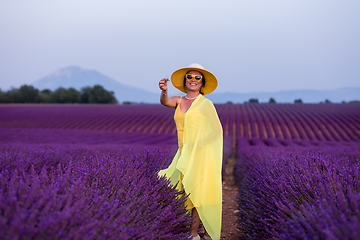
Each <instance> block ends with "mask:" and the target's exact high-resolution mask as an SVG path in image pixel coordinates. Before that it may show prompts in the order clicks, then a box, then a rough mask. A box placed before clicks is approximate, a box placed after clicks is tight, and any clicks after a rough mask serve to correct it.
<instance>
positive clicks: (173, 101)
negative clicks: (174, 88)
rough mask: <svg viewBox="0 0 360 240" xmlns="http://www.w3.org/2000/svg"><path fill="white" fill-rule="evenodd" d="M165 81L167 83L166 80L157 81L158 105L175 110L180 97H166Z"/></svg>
mask: <svg viewBox="0 0 360 240" xmlns="http://www.w3.org/2000/svg"><path fill="white" fill-rule="evenodd" d="M167 81H169V79H168V78H163V79H161V80H160V81H159V88H160V89H161V94H160V103H161V104H162V105H164V106H167V107H173V108H176V106H177V105H178V104H179V100H180V97H179V96H173V97H168V95H167V90H168V87H167Z"/></svg>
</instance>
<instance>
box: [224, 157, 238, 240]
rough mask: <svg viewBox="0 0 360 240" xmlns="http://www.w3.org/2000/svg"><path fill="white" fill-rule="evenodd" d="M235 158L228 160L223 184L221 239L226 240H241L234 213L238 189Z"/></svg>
mask: <svg viewBox="0 0 360 240" xmlns="http://www.w3.org/2000/svg"><path fill="white" fill-rule="evenodd" d="M235 161H236V159H235V158H234V157H232V158H230V159H229V160H228V163H227V165H226V166H225V176H224V182H223V205H222V224H221V238H220V239H226V240H235V239H239V236H238V232H237V231H238V230H237V228H236V226H237V217H236V213H235V212H234V211H235V210H236V209H237V203H236V197H237V193H238V188H237V187H236V185H235V183H234V172H233V171H234V165H235Z"/></svg>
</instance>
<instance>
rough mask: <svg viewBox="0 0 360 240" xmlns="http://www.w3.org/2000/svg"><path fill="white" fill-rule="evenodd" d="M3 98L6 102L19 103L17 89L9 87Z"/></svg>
mask: <svg viewBox="0 0 360 240" xmlns="http://www.w3.org/2000/svg"><path fill="white" fill-rule="evenodd" d="M5 98H6V102H7V103H20V102H21V99H20V96H19V89H17V88H11V89H10V90H8V91H7V92H6V93H5Z"/></svg>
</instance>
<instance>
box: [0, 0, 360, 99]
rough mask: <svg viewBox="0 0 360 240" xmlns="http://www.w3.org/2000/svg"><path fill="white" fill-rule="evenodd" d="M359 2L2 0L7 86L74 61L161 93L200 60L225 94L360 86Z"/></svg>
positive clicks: (1, 63) (2, 80) (0, 84)
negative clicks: (162, 85)
mask: <svg viewBox="0 0 360 240" xmlns="http://www.w3.org/2000/svg"><path fill="white" fill-rule="evenodd" d="M359 10H360V1H359V0H261V1H260V0H246V1H242V0H237V1H236V0H234V1H231V0H221V1H213V0H199V1H197V0H181V1H180V0H127V1H120V0H117V1H115V0H102V1H100V0H97V1H95V0H53V1H49V0H31V1H29V0H16V1H14V0H1V1H0V34H1V37H0V88H1V89H2V90H7V89H8V88H10V87H11V86H13V87H19V86H20V85H23V84H31V83H32V82H34V81H36V80H38V79H40V78H42V77H44V76H46V75H48V74H50V73H52V72H54V71H55V70H57V69H60V68H65V67H68V66H79V67H82V68H85V69H93V70H97V71H99V72H101V73H103V74H105V75H107V76H109V77H111V78H113V79H114V80H117V81H119V82H121V83H123V84H127V85H130V86H135V87H140V88H143V89H146V90H149V91H152V92H159V89H158V81H159V80H160V79H161V78H163V77H170V75H171V73H172V72H173V71H174V70H176V69H178V68H180V67H185V66H188V65H189V64H190V63H194V62H196V63H199V64H201V65H203V66H204V67H205V68H206V69H207V70H209V71H211V72H213V73H214V74H215V75H216V77H217V78H218V81H219V86H218V89H217V90H216V91H217V92H255V91H280V90H294V89H316V90H328V89H336V88H342V87H360V14H359Z"/></svg>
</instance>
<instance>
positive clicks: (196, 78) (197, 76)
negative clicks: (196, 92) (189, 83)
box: [185, 74, 203, 81]
mask: <svg viewBox="0 0 360 240" xmlns="http://www.w3.org/2000/svg"><path fill="white" fill-rule="evenodd" d="M185 77H186V79H188V80H192V79H193V78H195V80H196V81H200V80H201V79H202V78H203V77H202V76H201V75H191V74H186V75H185Z"/></svg>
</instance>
